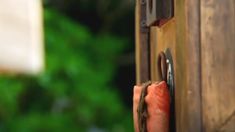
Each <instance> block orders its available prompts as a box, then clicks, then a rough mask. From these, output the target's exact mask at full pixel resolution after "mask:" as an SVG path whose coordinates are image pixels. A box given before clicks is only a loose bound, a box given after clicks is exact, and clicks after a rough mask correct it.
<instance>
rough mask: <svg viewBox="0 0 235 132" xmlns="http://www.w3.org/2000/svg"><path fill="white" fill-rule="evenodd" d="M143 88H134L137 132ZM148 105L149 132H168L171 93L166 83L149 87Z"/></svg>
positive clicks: (136, 129) (135, 126)
mask: <svg viewBox="0 0 235 132" xmlns="http://www.w3.org/2000/svg"><path fill="white" fill-rule="evenodd" d="M141 90H142V87H141V86H135V87H134V96H133V115H134V128H135V132H139V128H138V113H137V107H138V105H139V99H140V94H141ZM145 102H146V104H147V111H148V117H147V131H148V132H168V131H169V116H170V93H169V90H168V88H167V84H166V82H165V81H162V82H160V83H152V84H151V85H150V86H148V89H147V95H146V97H145Z"/></svg>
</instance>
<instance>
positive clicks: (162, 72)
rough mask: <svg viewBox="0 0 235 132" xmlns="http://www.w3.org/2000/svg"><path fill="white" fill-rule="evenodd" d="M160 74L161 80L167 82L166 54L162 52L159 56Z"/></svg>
mask: <svg viewBox="0 0 235 132" xmlns="http://www.w3.org/2000/svg"><path fill="white" fill-rule="evenodd" d="M158 74H159V77H160V79H161V80H163V81H167V64H166V56H165V53H164V52H160V53H159V55H158Z"/></svg>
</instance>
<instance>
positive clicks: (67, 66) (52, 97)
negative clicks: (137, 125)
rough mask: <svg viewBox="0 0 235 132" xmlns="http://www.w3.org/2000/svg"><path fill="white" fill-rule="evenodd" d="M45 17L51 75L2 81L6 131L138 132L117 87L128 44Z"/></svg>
mask: <svg viewBox="0 0 235 132" xmlns="http://www.w3.org/2000/svg"><path fill="white" fill-rule="evenodd" d="M44 17H45V18H44V19H45V43H46V70H45V72H44V73H42V74H41V75H39V76H37V77H28V76H23V75H20V76H19V75H17V76H16V75H12V76H7V77H6V76H5V77H1V78H0V93H1V96H0V131H13V132H18V131H19V132H42V131H46V132H47V131H48V132H52V131H53V132H54V131H55V132H60V131H61V132H65V131H71V132H73V131H79V132H80V131H81V132H83V131H92V130H95V129H100V130H104V131H113V132H122V131H124V132H130V131H133V130H132V117H131V113H130V112H129V111H128V110H127V109H126V108H125V107H124V105H123V104H122V102H121V99H120V96H119V94H120V93H118V92H117V91H116V89H115V88H113V86H112V83H111V81H112V78H113V76H114V73H115V69H116V68H117V66H116V65H117V64H116V60H117V56H118V54H120V53H121V52H122V51H123V50H124V49H125V47H126V44H127V40H125V39H123V38H120V37H116V36H114V35H110V34H108V33H102V34H98V35H97V34H92V33H91V32H90V31H89V29H88V28H86V27H85V26H82V25H80V24H78V23H75V22H73V21H72V20H70V19H68V18H66V17H65V16H63V15H61V14H59V13H57V11H55V10H52V9H46V10H45V13H44Z"/></svg>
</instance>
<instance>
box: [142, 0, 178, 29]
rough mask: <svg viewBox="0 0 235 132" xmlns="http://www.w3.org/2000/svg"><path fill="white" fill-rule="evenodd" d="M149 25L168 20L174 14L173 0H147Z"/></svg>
mask: <svg viewBox="0 0 235 132" xmlns="http://www.w3.org/2000/svg"><path fill="white" fill-rule="evenodd" d="M145 1H146V4H147V6H146V16H147V20H146V21H147V22H146V24H147V26H151V25H153V24H156V23H161V21H166V20H168V19H170V18H172V17H173V16H174V3H173V0H145Z"/></svg>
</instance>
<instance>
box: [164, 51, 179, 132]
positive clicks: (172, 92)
mask: <svg viewBox="0 0 235 132" xmlns="http://www.w3.org/2000/svg"><path fill="white" fill-rule="evenodd" d="M165 56H166V63H167V85H168V87H169V91H170V95H171V108H170V132H175V131H176V129H175V85H174V84H175V82H174V65H173V59H172V55H171V52H170V49H166V50H165Z"/></svg>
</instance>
